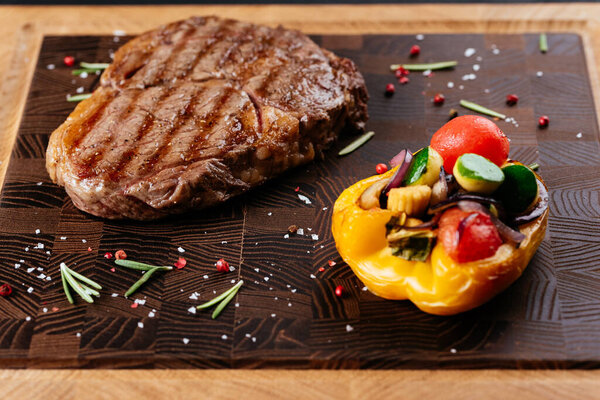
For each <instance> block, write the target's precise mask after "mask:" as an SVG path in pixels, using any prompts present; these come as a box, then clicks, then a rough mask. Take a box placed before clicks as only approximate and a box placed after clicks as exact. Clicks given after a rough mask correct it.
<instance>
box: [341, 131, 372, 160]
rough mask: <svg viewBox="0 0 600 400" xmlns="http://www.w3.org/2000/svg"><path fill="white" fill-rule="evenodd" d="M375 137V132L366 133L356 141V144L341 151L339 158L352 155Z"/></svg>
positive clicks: (353, 143)
mask: <svg viewBox="0 0 600 400" xmlns="http://www.w3.org/2000/svg"><path fill="white" fill-rule="evenodd" d="M373 136H375V132H373V131H371V132H367V133H365V134H364V135H362V136H361V137H359V138H358V139H356V140H355V141H354V142H352V143H350V144H349V145H348V146H346V147H344V148H343V149H342V150H340V152H339V153H338V156H345V155H346V154H350V153H352V152H353V151H354V150H356V149H358V148H359V147H360V146H362V145H363V144H365V143H367V142H368V141H369V139H371V138H372V137H373Z"/></svg>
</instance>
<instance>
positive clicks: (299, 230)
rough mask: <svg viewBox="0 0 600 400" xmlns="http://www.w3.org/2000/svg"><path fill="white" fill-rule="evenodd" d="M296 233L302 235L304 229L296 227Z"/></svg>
mask: <svg viewBox="0 0 600 400" xmlns="http://www.w3.org/2000/svg"><path fill="white" fill-rule="evenodd" d="M296 234H297V235H304V229H302V228H298V230H297V231H296Z"/></svg>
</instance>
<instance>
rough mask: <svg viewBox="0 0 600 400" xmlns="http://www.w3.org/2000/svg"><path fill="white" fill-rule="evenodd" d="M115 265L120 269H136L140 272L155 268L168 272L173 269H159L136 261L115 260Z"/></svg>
mask: <svg viewBox="0 0 600 400" xmlns="http://www.w3.org/2000/svg"><path fill="white" fill-rule="evenodd" d="M115 264H117V265H120V266H121V267H125V268H130V269H137V270H140V271H150V270H151V269H152V268H157V269H159V270H162V271H170V270H172V269H173V267H159V266H156V265H150V264H146V263H142V262H138V261H131V260H115Z"/></svg>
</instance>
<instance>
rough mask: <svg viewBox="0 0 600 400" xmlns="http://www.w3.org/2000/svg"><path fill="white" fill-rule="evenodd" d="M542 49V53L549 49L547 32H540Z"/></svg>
mask: <svg viewBox="0 0 600 400" xmlns="http://www.w3.org/2000/svg"><path fill="white" fill-rule="evenodd" d="M540 51H541V52H542V53H545V52H547V51H548V37H547V36H546V34H545V33H540Z"/></svg>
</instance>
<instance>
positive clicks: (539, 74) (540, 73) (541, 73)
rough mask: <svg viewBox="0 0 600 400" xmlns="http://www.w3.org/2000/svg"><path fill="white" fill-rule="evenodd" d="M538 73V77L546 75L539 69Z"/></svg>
mask: <svg viewBox="0 0 600 400" xmlns="http://www.w3.org/2000/svg"><path fill="white" fill-rule="evenodd" d="M536 75H537V77H538V78H541V77H542V76H544V73H543V72H542V71H538V72H537V73H536Z"/></svg>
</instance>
